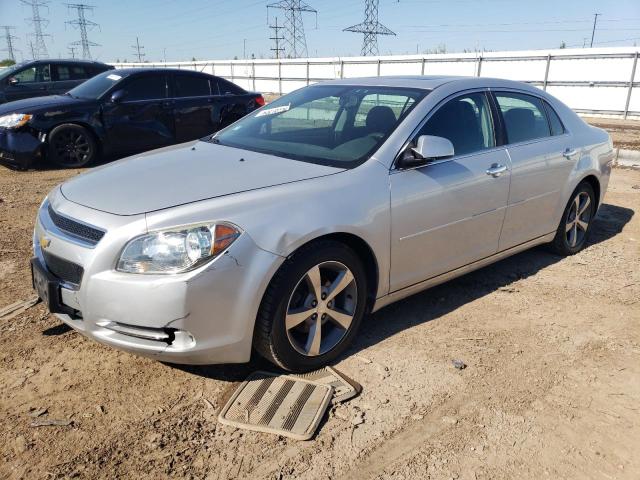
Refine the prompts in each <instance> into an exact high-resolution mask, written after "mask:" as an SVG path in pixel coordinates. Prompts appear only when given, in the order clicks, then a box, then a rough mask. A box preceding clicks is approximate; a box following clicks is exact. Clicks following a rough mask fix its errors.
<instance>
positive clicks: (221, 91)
mask: <svg viewBox="0 0 640 480" xmlns="http://www.w3.org/2000/svg"><path fill="white" fill-rule="evenodd" d="M216 83H217V87H218V92H216V91H215V90H216V89H215V88H214V89H213V93H214V94H216V93H217V94H218V95H227V94H232V95H242V94H243V93H246V92H245V91H244V90H242V89H241V88H240V87H239V86H237V85H236V84H235V83H231V82H227V81H226V80H225V79H223V78H217V79H216Z"/></svg>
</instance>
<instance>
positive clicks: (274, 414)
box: [218, 372, 333, 440]
mask: <svg viewBox="0 0 640 480" xmlns="http://www.w3.org/2000/svg"><path fill="white" fill-rule="evenodd" d="M332 397H333V387H332V386H330V385H324V384H321V383H315V382H311V381H308V380H305V379H303V378H296V377H293V376H286V375H278V374H274V373H268V372H254V373H252V374H251V375H249V377H248V378H247V379H246V380H245V381H244V382H243V383H242V385H240V387H239V388H238V389H237V390H236V392H235V393H234V394H233V396H232V397H231V399H229V401H228V402H227V404H226V405H225V406H224V408H223V409H222V411H221V412H220V415H219V416H218V420H219V421H220V423H223V424H225V425H230V426H233V427H236V428H245V429H248V430H255V431H258V432H267V433H274V434H276V435H282V436H285V437H289V438H293V439H296V440H309V439H310V438H311V437H313V434H314V433H315V431H316V429H317V428H318V425H319V424H320V420H321V419H322V417H323V415H324V413H325V412H326V410H327V408H328V406H329V404H330V403H331V400H332Z"/></svg>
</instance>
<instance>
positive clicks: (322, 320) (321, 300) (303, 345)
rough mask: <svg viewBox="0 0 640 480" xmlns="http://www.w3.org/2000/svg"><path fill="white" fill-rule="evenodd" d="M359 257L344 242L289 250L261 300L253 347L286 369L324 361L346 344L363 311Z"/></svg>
mask: <svg viewBox="0 0 640 480" xmlns="http://www.w3.org/2000/svg"><path fill="white" fill-rule="evenodd" d="M366 292H367V278H366V274H365V270H364V267H363V265H362V261H361V260H360V258H359V257H358V256H357V255H356V253H354V252H353V250H351V249H350V248H349V247H347V246H346V245H344V244H341V243H338V242H334V241H329V240H324V241H318V242H314V243H312V244H309V245H307V246H306V247H303V248H301V249H300V250H298V251H297V252H296V253H294V254H293V255H291V256H290V257H289V258H288V259H287V260H286V261H285V263H284V264H283V265H282V267H280V270H279V271H278V273H277V274H276V275H275V276H274V278H273V280H272V281H271V283H270V285H269V287H268V288H267V291H266V293H265V295H264V298H263V300H262V304H261V306H260V310H259V312H258V317H257V319H256V327H255V332H254V343H253V345H254V348H255V349H256V350H257V351H258V353H260V354H261V355H262V356H263V357H265V358H266V359H267V360H270V361H271V362H273V363H275V364H276V365H279V366H280V367H282V368H284V369H285V370H289V371H294V372H305V371H309V370H314V369H317V368H320V367H322V366H324V365H327V364H328V363H329V362H331V361H333V360H335V359H336V358H337V357H338V356H339V355H340V354H341V353H342V352H344V350H345V349H346V348H347V347H348V346H349V344H350V343H351V341H352V340H353V337H354V336H355V334H356V332H357V330H358V327H359V325H360V323H361V321H362V317H363V316H364V313H365V311H366V303H367V294H366Z"/></svg>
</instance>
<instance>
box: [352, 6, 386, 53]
mask: <svg viewBox="0 0 640 480" xmlns="http://www.w3.org/2000/svg"><path fill="white" fill-rule="evenodd" d="M378 3H379V0H365V2H364V22H362V23H358V24H357V25H352V26H351V27H348V28H345V29H344V31H345V32H354V33H362V34H364V39H363V41H362V51H361V53H362V56H367V55H378V35H395V33H394V32H392V31H391V30H389V29H388V28H387V27H385V26H384V25H382V24H381V23H380V22H379V21H378Z"/></svg>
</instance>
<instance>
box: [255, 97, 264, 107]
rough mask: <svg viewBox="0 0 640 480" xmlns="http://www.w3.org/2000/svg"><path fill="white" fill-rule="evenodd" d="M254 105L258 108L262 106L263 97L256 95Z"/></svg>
mask: <svg viewBox="0 0 640 480" xmlns="http://www.w3.org/2000/svg"><path fill="white" fill-rule="evenodd" d="M255 100H256V105H258V106H259V107H262V106H264V97H263V96H262V95H258V96H257V97H256V98H255Z"/></svg>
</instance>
